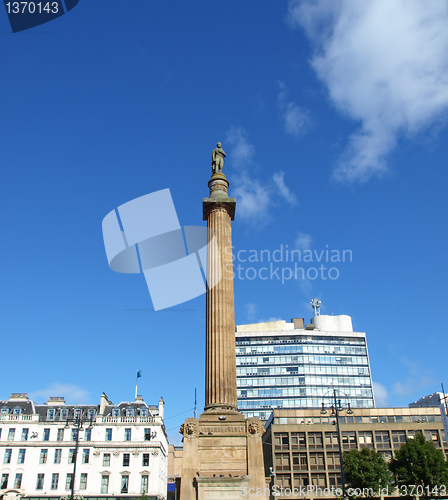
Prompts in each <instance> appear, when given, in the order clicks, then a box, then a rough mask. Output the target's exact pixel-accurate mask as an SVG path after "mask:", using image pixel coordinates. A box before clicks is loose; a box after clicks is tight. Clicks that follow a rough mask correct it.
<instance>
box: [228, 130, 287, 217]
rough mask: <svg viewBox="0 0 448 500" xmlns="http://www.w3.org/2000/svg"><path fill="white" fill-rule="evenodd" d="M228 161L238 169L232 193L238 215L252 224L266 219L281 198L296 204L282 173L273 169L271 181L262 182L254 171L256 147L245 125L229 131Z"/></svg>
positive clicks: (234, 177)
mask: <svg viewBox="0 0 448 500" xmlns="http://www.w3.org/2000/svg"><path fill="white" fill-rule="evenodd" d="M227 142H228V143H229V145H230V150H229V154H228V157H229V163H230V164H231V165H232V167H234V168H235V170H236V172H237V173H236V174H235V175H234V176H233V184H232V195H233V196H235V198H237V199H238V216H239V217H241V219H242V220H245V221H249V222H252V223H260V222H266V221H267V220H269V218H270V214H269V209H270V208H271V207H272V206H273V205H275V204H276V202H277V201H278V200H279V199H281V200H283V201H286V202H287V203H288V204H289V205H291V206H295V205H297V198H296V196H295V195H294V194H293V193H292V192H291V191H290V189H289V188H288V186H287V185H286V183H285V181H284V173H283V172H274V174H273V177H272V181H273V182H271V181H261V180H260V179H259V178H257V176H256V174H255V173H254V170H255V166H254V156H255V147H254V146H253V144H251V143H250V142H249V141H248V140H247V138H246V132H245V131H244V130H243V129H242V128H235V127H232V128H231V129H230V130H229V132H228V134H227Z"/></svg>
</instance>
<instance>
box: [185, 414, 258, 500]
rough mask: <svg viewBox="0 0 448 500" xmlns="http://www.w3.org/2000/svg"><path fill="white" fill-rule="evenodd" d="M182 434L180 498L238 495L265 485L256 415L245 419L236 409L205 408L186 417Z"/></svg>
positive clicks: (201, 499)
mask: <svg viewBox="0 0 448 500" xmlns="http://www.w3.org/2000/svg"><path fill="white" fill-rule="evenodd" d="M181 432H182V433H183V436H184V449H183V458H182V462H183V465H182V482H181V494H180V499H181V500H212V499H220V500H221V499H222V500H224V499H237V498H241V497H242V496H246V495H245V493H246V492H247V491H249V488H254V489H253V490H251V491H254V492H255V491H257V489H258V488H259V491H260V492H264V495H263V496H260V495H258V496H257V498H266V499H267V498H268V494H267V488H265V477H264V465H263V449H262V442H261V436H262V434H263V432H264V427H263V425H262V424H261V422H260V420H259V419H258V418H249V419H247V420H246V419H245V418H244V416H243V415H242V414H241V413H239V412H237V411H231V410H227V412H225V411H222V412H221V413H217V412H216V411H213V412H204V413H202V415H201V416H200V417H199V419H197V418H187V419H186V420H185V424H184V425H183V427H182V428H181Z"/></svg>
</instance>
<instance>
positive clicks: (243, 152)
mask: <svg viewBox="0 0 448 500" xmlns="http://www.w3.org/2000/svg"><path fill="white" fill-rule="evenodd" d="M227 141H228V142H229V143H230V145H231V146H232V152H231V154H230V155H229V157H230V158H231V160H232V163H233V165H234V166H235V167H241V166H243V167H245V168H247V167H248V166H249V165H250V164H252V162H253V157H254V155H255V148H254V146H253V144H250V143H249V141H248V140H247V139H246V133H245V131H244V130H243V129H242V128H240V127H231V128H230V130H229V131H228V133H227Z"/></svg>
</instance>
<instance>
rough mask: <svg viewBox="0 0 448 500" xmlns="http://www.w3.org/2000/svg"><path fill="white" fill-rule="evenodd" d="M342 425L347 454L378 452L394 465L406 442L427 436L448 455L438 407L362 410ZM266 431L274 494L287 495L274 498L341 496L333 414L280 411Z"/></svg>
mask: <svg viewBox="0 0 448 500" xmlns="http://www.w3.org/2000/svg"><path fill="white" fill-rule="evenodd" d="M339 425H340V430H341V440H342V442H341V446H342V450H343V451H348V450H350V449H353V448H357V449H361V448H364V447H368V448H374V449H376V450H377V451H380V452H381V453H382V454H383V457H384V458H385V460H386V461H389V460H390V459H391V458H392V457H393V456H394V453H395V451H396V450H397V449H399V448H400V446H401V445H402V444H403V443H405V441H406V438H407V437H412V436H414V435H415V433H416V432H422V433H423V434H424V435H425V436H426V438H427V439H428V440H430V441H432V442H433V443H434V445H435V446H436V447H437V448H440V449H442V450H443V451H444V453H445V456H448V448H447V442H446V435H445V432H444V430H443V425H442V421H441V415H440V410H439V408H434V407H432V408H431V407H425V408H370V409H367V408H359V409H354V411H353V414H350V415H349V414H348V412H347V411H344V410H343V411H341V412H340V414H339ZM266 429H267V431H266V433H265V434H264V436H263V442H264V444H265V446H264V447H263V448H264V454H265V465H266V472H268V471H270V470H271V471H272V472H271V475H272V482H271V491H275V492H276V493H280V492H283V494H280V495H279V496H276V497H275V498H278V499H282V498H299V497H302V498H303V494H302V495H300V494H296V495H295V494H294V491H296V492H297V490H299V491H300V487H302V488H304V489H306V488H308V492H307V494H306V497H307V498H313V497H320V498H335V496H339V497H340V496H341V495H340V493H339V495H335V494H334V493H338V488H340V487H341V484H342V482H341V466H340V459H339V445H338V437H337V429H336V426H335V417H334V416H333V417H332V416H331V413H330V411H328V412H327V413H326V414H324V415H323V414H322V413H321V410H318V409H310V410H301V409H294V410H284V409H277V410H274V411H273V413H272V415H271V417H270V418H269V420H268V421H267V422H266ZM270 468H272V469H270ZM274 486H275V488H274ZM322 492H323V493H322ZM390 493H391V495H390V496H394V492H393V491H392V490H391V492H390ZM385 496H387V495H385Z"/></svg>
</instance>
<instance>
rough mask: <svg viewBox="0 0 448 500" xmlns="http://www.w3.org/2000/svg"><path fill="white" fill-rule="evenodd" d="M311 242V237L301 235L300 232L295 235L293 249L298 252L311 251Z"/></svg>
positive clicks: (304, 234) (305, 234)
mask: <svg viewBox="0 0 448 500" xmlns="http://www.w3.org/2000/svg"><path fill="white" fill-rule="evenodd" d="M312 242H313V239H312V238H311V236H310V235H309V234H307V233H301V232H300V231H299V232H298V233H297V237H296V240H295V242H294V245H295V247H296V248H297V249H298V250H301V251H302V252H303V251H304V250H310V249H311V243H312Z"/></svg>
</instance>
